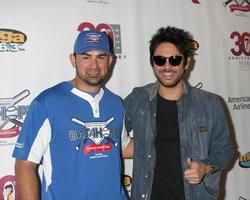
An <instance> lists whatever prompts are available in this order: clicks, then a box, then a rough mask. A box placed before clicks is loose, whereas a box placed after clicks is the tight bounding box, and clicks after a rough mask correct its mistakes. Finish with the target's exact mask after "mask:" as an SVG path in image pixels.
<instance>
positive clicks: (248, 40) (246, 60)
mask: <svg viewBox="0 0 250 200" xmlns="http://www.w3.org/2000/svg"><path fill="white" fill-rule="evenodd" d="M230 39H231V40H232V42H233V43H232V45H233V46H232V48H231V49H230V52H231V55H229V57H228V60H229V62H231V63H233V65H234V66H239V68H240V69H241V70H250V32H238V31H234V32H232V33H231V35H230Z"/></svg>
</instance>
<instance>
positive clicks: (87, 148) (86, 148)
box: [72, 117, 117, 154]
mask: <svg viewBox="0 0 250 200" xmlns="http://www.w3.org/2000/svg"><path fill="white" fill-rule="evenodd" d="M113 120H114V117H111V118H109V119H108V120H107V121H103V122H83V121H80V120H79V119H76V118H72V121H73V122H75V123H76V124H79V125H81V126H82V127H83V128H84V129H85V131H83V132H84V133H85V134H83V140H82V143H81V144H79V145H77V146H76V150H80V146H81V145H82V146H83V153H84V154H88V153H90V152H106V151H109V150H111V149H112V145H114V146H117V142H115V141H114V140H113V139H112V138H111V137H109V136H110V135H111V134H112V132H113V131H112V129H111V130H110V129H109V128H108V127H107V126H108V125H109V124H110V123H111V122H112V121H113ZM89 139H90V140H91V141H92V144H88V145H86V142H87V141H88V140H89ZM104 139H106V140H107V142H106V143H104V144H101V143H102V141H103V140H104Z"/></svg>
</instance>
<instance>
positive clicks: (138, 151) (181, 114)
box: [125, 82, 233, 200]
mask: <svg viewBox="0 0 250 200" xmlns="http://www.w3.org/2000/svg"><path fill="white" fill-rule="evenodd" d="M158 88H159V83H158V82H155V83H151V84H148V85H146V86H143V87H138V88H134V89H133V91H132V93H131V94H129V95H128V96H127V97H126V99H125V109H126V119H125V123H126V128H127V130H128V131H129V132H130V131H133V137H134V155H133V159H134V160H133V182H132V193H131V198H132V200H140V199H141V200H150V195H151V189H152V182H153V176H154V167H155V161H156V151H155V146H154V140H155V137H156V102H157V92H158ZM177 109H178V121H179V130H180V148H181V163H182V170H183V172H184V171H185V170H186V169H187V168H188V165H187V158H188V157H191V158H192V159H193V160H200V161H201V162H203V163H204V164H211V165H214V166H215V167H216V168H217V169H218V171H217V172H215V173H213V174H210V175H206V176H205V177H204V178H203V180H202V181H201V182H200V183H199V184H189V183H188V181H187V180H185V179H183V181H184V190H185V199H186V200H214V199H217V196H218V192H219V182H220V175H221V170H222V169H225V167H226V166H227V165H228V163H229V161H230V160H231V158H232V156H233V148H232V143H231V140H230V136H229V129H228V124H227V121H226V117H225V114H224V110H223V107H222V104H221V102H220V99H219V97H218V96H217V95H215V94H212V93H209V92H206V91H203V90H200V89H198V88H195V87H191V86H190V85H189V84H188V83H185V84H184V93H183V95H182V97H181V98H180V99H179V100H178V101H177Z"/></svg>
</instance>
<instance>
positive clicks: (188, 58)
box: [184, 56, 192, 70]
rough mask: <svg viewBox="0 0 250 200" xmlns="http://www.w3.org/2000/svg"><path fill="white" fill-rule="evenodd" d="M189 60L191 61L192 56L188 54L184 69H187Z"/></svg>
mask: <svg viewBox="0 0 250 200" xmlns="http://www.w3.org/2000/svg"><path fill="white" fill-rule="evenodd" d="M191 61H192V57H190V56H188V57H187V60H186V65H185V67H184V69H185V70H187V69H188V68H189V66H190V64H191Z"/></svg>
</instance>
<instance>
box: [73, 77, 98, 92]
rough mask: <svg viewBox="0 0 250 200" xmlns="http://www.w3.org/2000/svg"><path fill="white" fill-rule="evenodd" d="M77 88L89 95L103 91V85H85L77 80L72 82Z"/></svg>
mask: <svg viewBox="0 0 250 200" xmlns="http://www.w3.org/2000/svg"><path fill="white" fill-rule="evenodd" d="M70 82H71V83H72V84H73V86H74V87H75V88H77V89H78V90H81V91H83V92H87V93H97V92H99V90H100V89H101V85H86V84H85V85H84V84H82V83H79V82H78V81H77V80H76V79H73V80H71V81H70Z"/></svg>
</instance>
